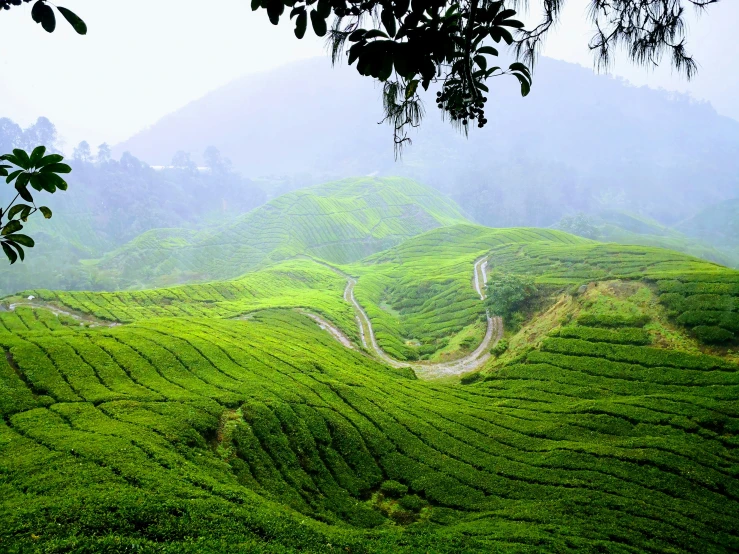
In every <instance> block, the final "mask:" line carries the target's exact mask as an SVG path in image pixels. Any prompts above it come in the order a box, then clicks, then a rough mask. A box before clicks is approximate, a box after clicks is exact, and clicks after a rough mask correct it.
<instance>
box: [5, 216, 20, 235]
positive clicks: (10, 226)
mask: <svg viewBox="0 0 739 554" xmlns="http://www.w3.org/2000/svg"><path fill="white" fill-rule="evenodd" d="M21 229H23V225H21V222H20V221H18V220H17V219H13V220H11V221H8V222H7V223H6V224H5V227H3V230H2V231H0V235H2V236H5V235H10V234H12V233H15V232H16V231H20V230H21Z"/></svg>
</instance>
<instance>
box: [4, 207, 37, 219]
mask: <svg viewBox="0 0 739 554" xmlns="http://www.w3.org/2000/svg"><path fill="white" fill-rule="evenodd" d="M26 208H29V210H30V209H31V206H28V205H26V204H16V205H15V206H13V207H12V208H10V209H9V210H8V212H7V213H6V214H5V215H6V216H7V217H8V219H9V220H10V219H13V218H14V217H15V216H16V215H17V214H19V213H20V212H22V211H23V210H25V209H26Z"/></svg>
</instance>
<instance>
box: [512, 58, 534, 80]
mask: <svg viewBox="0 0 739 554" xmlns="http://www.w3.org/2000/svg"><path fill="white" fill-rule="evenodd" d="M509 69H510V70H511V71H520V72H521V73H523V74H524V75H526V77H528V79H529V81H531V73H530V72H529V68H528V67H526V66H525V65H524V64H522V63H520V62H515V63H512V64H511V65H510V66H509Z"/></svg>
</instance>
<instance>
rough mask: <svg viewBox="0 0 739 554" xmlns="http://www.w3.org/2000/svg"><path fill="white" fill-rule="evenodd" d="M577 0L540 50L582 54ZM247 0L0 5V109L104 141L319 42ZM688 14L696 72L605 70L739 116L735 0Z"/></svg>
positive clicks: (568, 56)
mask: <svg viewBox="0 0 739 554" xmlns="http://www.w3.org/2000/svg"><path fill="white" fill-rule="evenodd" d="M531 3H532V5H536V1H535V0H532V2H531ZM586 3H587V0H568V4H567V8H566V11H565V13H564V17H565V21H564V23H563V25H562V26H561V27H560V28H559V29H558V30H557V32H556V33H555V34H553V35H552V36H551V38H550V40H549V42H548V44H547V47H546V50H545V54H547V55H549V56H551V57H554V58H558V59H562V60H566V61H571V62H576V63H580V64H583V65H586V66H588V67H591V66H592V55H591V54H590V52H589V51H588V49H587V42H588V39H589V38H590V35H591V32H590V27H589V25H588V24H587V22H586V20H585V6H586ZM249 4H250V2H249V0H217V1H213V2H203V1H202V0H197V1H196V0H156V1H155V2H152V1H151V0H127V1H126V2H112V1H110V0H65V1H64V2H63V3H62V5H64V6H66V7H68V8H70V9H72V10H74V11H75V12H77V13H78V14H79V15H80V16H82V17H83V18H84V19H85V21H86V22H87V24H88V27H89V29H90V32H89V34H88V35H87V36H85V37H80V36H78V35H76V34H75V33H74V32H73V31H72V30H71V28H70V27H69V26H68V25H67V24H66V22H60V24H59V25H58V28H57V31H56V32H55V33H54V34H53V35H47V33H46V32H44V31H43V30H42V29H41V27H40V26H38V25H36V24H35V23H34V22H33V21H32V20H31V18H30V6H31V5H30V4H29V5H26V6H25V7H23V8H15V9H13V10H11V11H10V12H3V13H0V51H2V52H3V54H2V58H1V59H0V67H1V68H2V77H0V117H2V116H5V117H10V118H12V119H14V120H16V121H18V122H19V123H21V124H24V125H25V124H28V123H31V122H32V121H33V120H35V118H36V117H38V116H40V115H45V116H47V117H49V118H50V119H51V120H52V121H53V122H54V123H55V124H56V125H57V127H58V129H59V130H60V133H61V135H62V136H63V138H64V139H65V140H66V142H67V144H66V148H65V149H66V150H71V147H72V146H73V145H74V144H76V143H77V142H79V141H80V140H81V139H83V138H84V139H87V140H89V141H90V142H91V143H92V144H93V145H97V144H99V143H101V142H103V141H107V142H109V143H111V144H114V143H116V142H119V141H121V140H123V139H125V138H127V137H129V136H130V135H132V134H134V133H135V132H136V131H138V130H140V129H142V128H144V127H146V126H148V125H150V124H152V123H154V122H155V121H156V120H157V119H159V118H160V117H161V116H163V115H165V114H166V113H169V112H172V111H174V110H176V109H177V108H179V107H181V106H183V105H185V104H187V103H188V102H190V101H191V100H194V99H196V98H199V97H201V96H203V95H204V94H205V93H207V92H208V91H210V90H213V89H215V88H217V87H219V86H221V85H224V84H226V83H228V82H229V81H231V80H233V79H234V78H236V77H239V76H241V75H243V74H246V73H252V72H258V71H263V70H266V69H269V68H272V67H276V66H279V65H282V64H284V63H286V62H289V61H293V60H298V59H302V58H308V57H313V56H317V55H323V54H324V53H325V50H324V47H323V41H322V40H320V39H318V38H316V37H311V36H310V34H311V33H310V32H308V33H307V34H306V38H305V39H303V40H302V41H298V40H297V39H295V37H294V35H293V34H292V28H291V26H290V25H287V24H281V25H279V26H278V27H274V26H272V25H271V24H270V23H269V21H268V20H267V15H266V12H264V11H263V10H260V11H258V12H252V11H251V9H250V7H249ZM693 20H694V23H692V24H691V27H690V31H691V34H690V39H691V42H690V46H691V50H692V51H693V52H694V53H695V55H696V58H697V59H698V61H699V62H700V64H701V72H700V74H699V76H698V77H697V78H696V79H695V80H694V81H692V82H690V83H687V82H685V81H684V80H683V79H682V77H678V76H675V75H672V74H671V71H670V70H669V68H667V67H665V68H660V69H658V70H656V71H651V72H650V71H646V70H644V69H640V68H639V69H637V68H632V67H630V66H629V65H628V64H619V65H618V66H617V67H615V68H614V73H616V74H617V75H621V76H624V77H626V78H627V79H629V80H630V81H632V82H633V83H635V84H638V85H649V86H653V87H664V88H667V89H673V90H680V91H685V92H689V93H690V94H691V95H693V96H694V97H696V98H700V99H706V100H709V101H710V102H711V103H712V104H713V105H714V106H715V107H716V109H717V110H718V111H719V112H720V113H722V114H725V115H729V116H731V117H734V118H735V119H737V120H739V100H737V98H739V61H737V60H739V45H738V44H737V41H735V40H732V39H727V38H726V37H732V36H733V34H734V33H735V32H736V29H735V25H736V22H737V21H739V2H736V1H735V0H723V1H721V2H720V3H719V4H717V5H716V6H713V7H712V8H711V9H710V10H709V12H708V14H707V15H706V16H703V17H702V18H700V19H698V20H695V18H693ZM285 23H286V22H285ZM326 63H328V60H327V62H326ZM357 78H361V77H359V76H357Z"/></svg>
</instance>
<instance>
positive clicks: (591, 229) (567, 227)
mask: <svg viewBox="0 0 739 554" xmlns="http://www.w3.org/2000/svg"><path fill="white" fill-rule="evenodd" d="M557 228H558V229H561V230H562V231H565V232H567V233H572V234H573V235H577V236H579V237H585V238H586V239H594V240H597V239H599V238H600V236H601V232H600V229H598V226H597V225H596V224H595V220H593V218H592V217H588V216H587V215H585V214H584V213H582V212H579V213H577V214H575V215H566V216H564V217H563V218H562V219H561V220H560V221H559V223H558V224H557Z"/></svg>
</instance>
